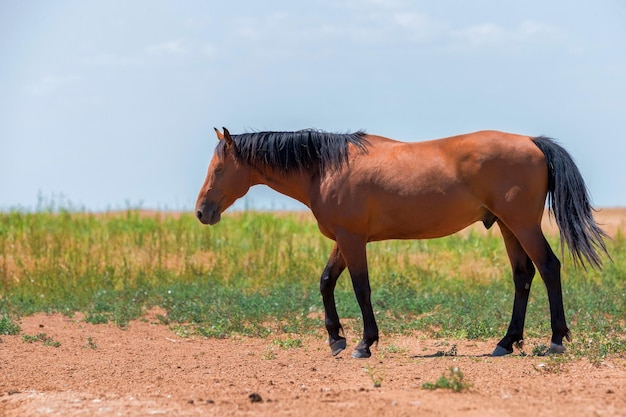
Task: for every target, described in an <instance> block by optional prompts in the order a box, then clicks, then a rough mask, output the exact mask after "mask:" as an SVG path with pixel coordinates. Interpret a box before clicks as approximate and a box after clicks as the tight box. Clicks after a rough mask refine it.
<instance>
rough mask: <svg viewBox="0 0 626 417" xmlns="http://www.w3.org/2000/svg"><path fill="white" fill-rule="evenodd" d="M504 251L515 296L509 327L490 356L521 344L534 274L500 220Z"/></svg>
mask: <svg viewBox="0 0 626 417" xmlns="http://www.w3.org/2000/svg"><path fill="white" fill-rule="evenodd" d="M498 224H499V226H500V231H501V232H502V237H503V238H504V245H505V246H506V252H507V254H508V255H509V261H510V262H511V268H512V270H513V282H514V284H515V298H514V300H513V314H512V315H511V323H510V324H509V329H508V330H507V332H506V335H505V336H504V338H502V340H500V341H499V342H498V345H497V346H496V349H495V350H494V351H493V353H492V356H503V355H508V354H509V353H512V352H513V345H514V344H517V345H521V343H522V342H523V340H524V322H525V320H526V306H527V305H528V296H529V294H530V285H531V284H532V282H533V277H534V276H535V267H534V266H533V263H532V261H531V260H530V258H529V257H528V255H527V254H526V252H525V251H524V248H522V245H520V243H519V241H518V240H517V238H516V237H515V235H513V233H512V232H511V230H510V229H509V228H508V227H506V225H505V224H504V223H502V222H501V221H499V222H498Z"/></svg>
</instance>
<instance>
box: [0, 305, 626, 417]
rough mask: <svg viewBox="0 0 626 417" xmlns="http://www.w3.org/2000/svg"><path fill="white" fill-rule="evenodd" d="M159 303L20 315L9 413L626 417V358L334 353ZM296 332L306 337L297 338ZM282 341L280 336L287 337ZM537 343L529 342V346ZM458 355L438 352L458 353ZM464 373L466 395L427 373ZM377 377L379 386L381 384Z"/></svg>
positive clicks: (10, 353)
mask: <svg viewBox="0 0 626 417" xmlns="http://www.w3.org/2000/svg"><path fill="white" fill-rule="evenodd" d="M154 313H155V312H148V313H147V314H146V316H145V317H144V319H142V320H138V321H134V322H132V323H131V324H130V325H129V327H128V328H127V329H126V330H123V329H119V328H118V327H116V326H115V325H93V324H89V323H85V322H84V321H82V320H81V319H82V318H81V317H80V316H78V315H77V316H76V317H73V318H68V317H65V316H62V315H58V314H57V315H45V314H37V315H35V316H31V317H25V318H24V319H23V320H22V322H21V325H22V334H25V335H36V334H40V333H45V334H46V337H48V338H50V340H51V341H54V342H59V343H60V346H57V347H55V346H48V345H45V344H44V343H43V342H42V341H36V342H34V343H26V342H25V341H24V340H23V336H22V335H18V336H2V342H1V343H0V415H2V416H7V417H9V416H15V417H17V416H20V417H21V416H146V415H166V416H205V415H206V416H246V415H255V416H278V415H285V416H313V415H315V416H319V415H334V414H336V413H347V414H345V415H359V416H369V415H372V416H373V415H376V416H405V415H406V416H415V415H420V416H483V417H485V416H499V417H501V416H508V415H511V416H513V415H515V416H517V415H520V414H521V415H532V416H550V417H554V416H625V415H626V359H624V358H617V357H615V358H609V359H607V360H606V361H604V362H602V363H600V364H592V363H590V362H589V361H588V360H586V359H584V360H573V359H568V360H564V359H566V358H561V359H559V358H550V357H536V356H532V355H531V356H522V355H520V354H519V351H517V352H516V353H515V354H514V355H511V356H508V357H504V358H491V357H488V356H485V354H487V353H490V352H491V351H492V349H493V347H494V345H495V343H496V340H491V341H480V342H476V341H467V340H459V341H454V340H429V339H426V338H424V337H421V336H420V335H414V336H413V337H409V336H386V335H384V334H383V335H382V339H381V342H380V344H379V346H378V348H375V349H373V356H372V357H371V358H370V359H365V360H363V359H360V360H359V359H352V358H351V357H350V352H351V347H353V346H354V344H355V340H354V339H355V338H356V336H357V335H358V333H359V331H358V329H356V328H352V327H351V323H347V326H346V327H347V329H346V330H347V334H348V336H349V340H350V341H351V346H349V347H348V350H347V351H345V352H343V353H342V354H340V355H339V356H338V357H332V356H331V355H330V350H329V349H328V348H327V346H326V343H325V340H324V335H323V331H322V329H320V332H318V334H317V335H316V336H306V337H302V336H299V335H298V336H291V337H290V336H288V335H280V336H276V337H270V338H266V339H249V338H230V339H224V340H215V339H205V338H180V337H178V336H176V335H175V334H174V333H173V332H172V331H170V330H169V329H168V328H167V326H165V325H162V324H157V320H156V319H155V318H154ZM295 339H300V340H301V341H302V345H301V346H299V347H298V346H292V345H293V343H289V342H293V341H294V340H295ZM279 341H282V342H283V343H280V342H279ZM540 342H541V341H530V345H531V346H532V344H539V343H540ZM453 345H456V351H457V352H456V353H457V354H456V356H438V352H448V353H449V352H451V351H452V350H453ZM450 367H457V368H458V369H459V370H460V371H461V372H462V373H463V374H464V381H466V382H467V383H468V384H471V387H470V388H469V389H467V390H465V391H462V392H460V393H455V392H453V391H451V390H447V389H438V390H435V391H430V390H426V389H424V388H422V384H424V383H425V382H433V383H434V382H436V381H437V379H438V378H439V377H440V376H442V375H449V372H450V371H449V369H450ZM375 385H379V386H378V387H376V386H375Z"/></svg>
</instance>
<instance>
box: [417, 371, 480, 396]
mask: <svg viewBox="0 0 626 417" xmlns="http://www.w3.org/2000/svg"><path fill="white" fill-rule="evenodd" d="M471 387H472V384H471V383H469V382H467V381H466V380H465V376H464V375H463V372H461V370H460V369H459V368H456V367H450V369H449V372H448V375H445V374H444V375H441V376H440V377H439V379H437V381H436V382H425V383H424V384H422V388H424V389H427V390H431V391H434V390H436V389H449V390H451V391H454V392H461V391H464V390H467V389H469V388H471Z"/></svg>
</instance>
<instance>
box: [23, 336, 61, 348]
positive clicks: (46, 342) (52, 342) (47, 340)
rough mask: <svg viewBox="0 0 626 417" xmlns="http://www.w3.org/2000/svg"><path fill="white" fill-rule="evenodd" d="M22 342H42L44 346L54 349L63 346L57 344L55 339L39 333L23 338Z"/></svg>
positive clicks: (59, 343)
mask: <svg viewBox="0 0 626 417" xmlns="http://www.w3.org/2000/svg"><path fill="white" fill-rule="evenodd" d="M22 341H24V343H36V342H42V343H43V345H44V346H52V347H59V346H61V342H57V341H56V340H54V339H53V338H51V337H48V336H47V335H46V334H45V333H39V334H36V335H34V336H32V335H28V334H25V335H23V336H22Z"/></svg>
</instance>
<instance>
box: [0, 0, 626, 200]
mask: <svg viewBox="0 0 626 417" xmlns="http://www.w3.org/2000/svg"><path fill="white" fill-rule="evenodd" d="M624 22H626V3H625V2H623V1H621V0H612V1H611V0H598V1H594V2H588V1H579V0H575V1H564V0H554V1H545V0H526V1H524V2H501V1H485V0H473V1H471V2H470V1H461V0H452V1H438V0H437V1H435V0H429V1H408V0H406V1H405V0H308V1H306V2H297V1H292V0H289V1H270V0H268V1H256V0H246V1H238V0H229V1H214V0H210V1H197V0H185V1H163V0H135V1H126V0H123V1H119V0H104V1H102V0H90V1H82V0H75V1H72V0H58V1H53V2H52V1H34V0H1V1H0V210H2V211H6V210H13V209H21V210H36V209H37V208H42V207H46V206H51V205H56V206H64V207H65V208H72V209H78V210H88V211H106V210H117V209H125V208H129V207H132V208H145V209H158V210H185V211H191V210H193V208H194V204H195V200H196V197H197V193H198V191H199V189H200V186H201V185H202V183H203V181H204V177H205V174H206V169H207V166H208V163H209V161H210V159H211V156H212V153H213V149H214V147H215V144H216V138H215V133H214V131H213V127H220V128H221V127H222V126H226V127H227V128H228V129H229V130H230V131H231V132H232V133H240V132H244V131H251V130H280V131H285V130H299V129H304V128H318V129H323V130H327V131H338V132H347V131H353V130H358V129H365V130H366V131H367V132H369V133H373V134H379V135H383V136H387V137H391V138H394V139H398V140H403V141H418V140H426V139H435V138H439V137H446V136H452V135H456V134H461V133H467V132H471V131H476V130H483V129H496V130H502V131H507V132H511V133H520V134H526V135H531V136H538V135H547V136H551V137H554V138H557V139H558V140H559V141H560V143H561V144H562V145H563V146H564V147H565V148H566V149H568V150H569V151H570V153H571V154H572V156H573V157H574V159H575V160H576V162H577V164H578V166H579V168H580V170H581V172H582V174H583V176H584V178H585V180H586V182H587V186H588V188H589V190H590V193H591V196H592V199H593V202H594V204H595V205H596V206H598V207H611V206H626V137H625V135H624V123H625V122H626V41H625V40H626V24H624ZM244 207H252V208H265V209H299V208H303V206H301V205H300V204H299V203H297V202H294V201H293V200H290V199H288V198H287V197H283V196H281V195H279V194H277V193H275V192H274V191H272V190H270V189H268V188H266V187H263V186H257V187H253V189H252V190H251V191H250V193H249V194H248V195H247V196H246V197H245V198H244V199H242V200H240V201H239V202H238V203H237V205H236V207H235V208H244Z"/></svg>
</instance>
